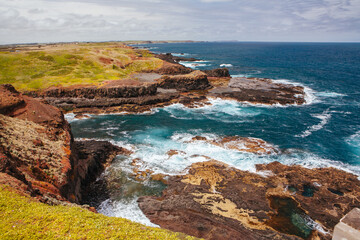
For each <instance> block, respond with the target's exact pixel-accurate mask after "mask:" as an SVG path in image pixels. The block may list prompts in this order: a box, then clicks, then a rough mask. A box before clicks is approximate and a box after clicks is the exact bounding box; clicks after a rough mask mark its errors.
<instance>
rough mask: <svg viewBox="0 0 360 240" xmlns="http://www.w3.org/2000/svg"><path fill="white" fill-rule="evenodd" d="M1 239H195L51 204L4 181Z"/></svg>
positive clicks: (0, 192)
mask: <svg viewBox="0 0 360 240" xmlns="http://www.w3.org/2000/svg"><path fill="white" fill-rule="evenodd" d="M0 219H1V221H0V238H1V239H4V240H5V239H9V240H10V239H49V240H50V239H141V240H143V239H195V238H193V237H188V236H186V235H184V234H181V233H173V232H170V231H168V230H164V229H160V228H151V227H146V226H144V225H141V224H138V223H134V222H131V221H129V220H126V219H122V218H115V217H107V216H104V215H101V214H96V213H93V212H90V211H88V210H86V209H82V208H80V207H70V206H49V205H47V204H44V203H39V202H36V201H34V200H33V199H31V198H29V197H26V196H20V195H19V194H17V193H16V192H15V190H13V189H11V188H9V187H5V186H4V185H0Z"/></svg>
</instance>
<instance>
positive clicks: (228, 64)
mask: <svg viewBox="0 0 360 240" xmlns="http://www.w3.org/2000/svg"><path fill="white" fill-rule="evenodd" d="M220 67H233V65H232V64H230V63H223V64H220Z"/></svg>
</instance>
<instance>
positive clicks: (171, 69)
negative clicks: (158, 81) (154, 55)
mask: <svg viewBox="0 0 360 240" xmlns="http://www.w3.org/2000/svg"><path fill="white" fill-rule="evenodd" d="M192 71H194V70H193V69H191V68H188V67H185V66H183V65H181V64H178V63H169V62H164V63H163V65H162V67H161V68H159V69H157V70H154V71H153V72H155V73H158V74H162V75H179V74H188V73H191V72H192Z"/></svg>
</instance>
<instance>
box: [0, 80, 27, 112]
mask: <svg viewBox="0 0 360 240" xmlns="http://www.w3.org/2000/svg"><path fill="white" fill-rule="evenodd" d="M24 103H25V102H24V100H23V99H22V98H19V93H18V92H17V91H16V90H15V88H14V87H13V86H12V85H10V84H2V85H0V114H7V113H10V112H11V111H13V110H14V109H15V108H17V107H19V106H22V105H24Z"/></svg>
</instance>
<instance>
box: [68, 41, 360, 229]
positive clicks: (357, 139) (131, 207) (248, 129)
mask: <svg viewBox="0 0 360 240" xmlns="http://www.w3.org/2000/svg"><path fill="white" fill-rule="evenodd" d="M137 46H138V47H145V48H149V49H150V50H151V51H153V52H156V53H173V54H174V55H179V56H185V57H194V58H197V59H199V61H197V62H182V64H184V65H185V66H188V67H191V68H194V69H199V70H201V69H212V68H219V67H228V68H229V70H230V73H231V75H232V76H234V77H236V76H246V77H260V78H271V79H275V80H276V81H278V82H285V83H290V84H295V85H301V86H304V87H305V89H306V104H305V105H302V106H265V105H251V104H244V103H238V102H236V101H230V100H221V99H209V102H210V103H211V105H206V106H202V107H199V108H186V107H185V106H183V105H181V104H174V105H170V106H167V107H165V108H159V109H153V110H152V111H151V112H149V113H144V114H136V115H115V114H114V115H100V116H90V117H89V118H87V119H83V120H74V119H73V118H71V115H68V116H67V118H68V120H69V121H70V122H71V126H72V131H73V134H74V136H75V138H77V139H97V140H109V141H111V142H112V143H114V144H116V145H119V146H122V147H126V148H128V149H130V150H133V151H134V153H133V154H132V155H131V156H130V157H126V156H118V157H117V159H116V160H115V161H114V163H113V164H112V165H111V166H110V167H109V168H108V169H107V170H106V172H105V173H104V174H103V175H102V178H104V179H107V180H108V181H109V182H113V183H117V184H113V185H112V186H114V185H115V186H117V187H118V188H119V186H121V191H119V190H118V189H114V191H112V192H111V194H110V198H109V199H106V200H105V201H104V200H102V201H97V200H96V199H94V200H93V202H92V204H95V205H96V206H97V210H98V211H99V212H101V213H103V214H105V215H109V216H118V217H125V218H128V219H130V220H133V221H137V222H141V223H144V224H147V225H149V226H154V225H153V224H152V223H150V221H149V220H148V219H147V218H146V217H145V216H144V215H143V214H142V212H141V211H140V209H139V208H138V207H137V203H136V200H137V198H138V197H139V196H141V195H148V194H151V195H159V194H160V193H161V191H162V190H163V189H164V186H163V185H162V184H159V183H157V182H152V181H146V182H143V183H139V182H137V181H135V180H134V179H133V178H132V177H131V174H132V169H133V166H131V164H130V163H131V162H132V160H133V159H135V158H139V159H141V161H142V165H141V167H140V170H145V169H151V170H152V171H154V172H155V173H165V174H171V175H175V174H181V173H184V171H185V168H186V167H188V166H189V165H191V164H192V163H195V162H200V161H207V160H208V158H206V157H204V156H207V157H210V158H212V159H216V160H219V161H222V162H225V163H227V164H230V165H231V166H234V167H236V168H239V169H242V170H248V171H255V164H258V163H269V162H272V161H279V162H281V163H284V164H289V165H290V164H300V165H303V166H305V167H309V168H314V167H336V168H340V169H343V170H345V171H348V172H352V173H354V174H356V175H358V176H360V44H359V43H254V42H249V43H247V42H201V43H167V44H148V45H140V46H139V45H137ZM194 136H206V137H208V138H209V139H219V138H221V137H224V136H241V137H253V138H260V139H263V140H265V141H267V142H268V143H269V144H271V145H273V146H275V147H277V148H278V149H280V150H281V151H280V152H279V153H273V154H270V155H257V154H253V153H239V152H236V151H234V150H231V149H224V148H221V147H217V146H214V145H211V144H208V143H205V142H201V141H199V142H196V143H189V142H188V141H189V140H190V139H191V138H192V137H194ZM170 150H177V151H179V152H180V154H177V155H173V156H169V155H168V154H167V152H168V151H170Z"/></svg>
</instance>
